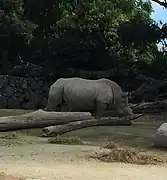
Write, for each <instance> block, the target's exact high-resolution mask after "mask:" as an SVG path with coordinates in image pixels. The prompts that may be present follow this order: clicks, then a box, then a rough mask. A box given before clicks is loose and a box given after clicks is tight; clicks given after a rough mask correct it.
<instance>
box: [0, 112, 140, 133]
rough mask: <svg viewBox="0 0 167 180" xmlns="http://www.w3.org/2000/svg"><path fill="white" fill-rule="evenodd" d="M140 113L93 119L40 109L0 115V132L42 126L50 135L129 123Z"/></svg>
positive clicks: (80, 114) (83, 114)
mask: <svg viewBox="0 0 167 180" xmlns="http://www.w3.org/2000/svg"><path fill="white" fill-rule="evenodd" d="M142 115H143V114H138V115H134V116H133V117H123V118H118V117H104V118H100V119H94V118H93V117H92V116H91V114H90V113H88V112H46V111H43V110H41V109H40V110H37V111H34V112H32V113H28V114H24V115H18V116H7V117H0V132H4V131H14V130H21V129H33V128H44V129H43V132H44V133H45V135H47V136H51V135H53V134H54V135H58V134H63V133H67V132H70V131H74V130H77V129H81V128H87V127H92V126H104V125H110V126H122V125H131V124H132V123H131V121H132V120H134V119H137V118H139V117H140V116H142Z"/></svg>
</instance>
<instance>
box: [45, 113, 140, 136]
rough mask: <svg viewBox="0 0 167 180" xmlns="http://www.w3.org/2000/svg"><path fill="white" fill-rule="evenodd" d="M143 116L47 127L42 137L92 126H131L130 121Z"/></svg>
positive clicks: (101, 119) (105, 118) (107, 118)
mask: <svg viewBox="0 0 167 180" xmlns="http://www.w3.org/2000/svg"><path fill="white" fill-rule="evenodd" d="M142 115H143V114H138V115H137V114H136V115H134V116H133V117H123V118H118V117H103V118H100V119H93V118H92V119H90V120H84V121H77V122H71V123H68V124H64V125H58V126H49V127H45V128H43V133H44V134H43V136H46V137H49V136H57V135H61V134H64V133H67V132H71V131H74V130H77V129H83V128H87V127H92V126H104V125H110V126H122V125H131V120H135V119H137V118H139V117H141V116H142Z"/></svg>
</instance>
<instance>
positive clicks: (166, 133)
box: [154, 123, 167, 148]
mask: <svg viewBox="0 0 167 180" xmlns="http://www.w3.org/2000/svg"><path fill="white" fill-rule="evenodd" d="M154 145H155V146H156V147H160V148H167V123H163V124H162V125H161V126H160V127H159V128H158V129H157V132H156V133H155V136H154Z"/></svg>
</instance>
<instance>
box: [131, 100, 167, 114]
mask: <svg viewBox="0 0 167 180" xmlns="http://www.w3.org/2000/svg"><path fill="white" fill-rule="evenodd" d="M130 107H131V108H132V109H133V112H134V113H158V112H167V100H163V101H155V102H143V103H139V104H136V105H134V104H131V105H130Z"/></svg>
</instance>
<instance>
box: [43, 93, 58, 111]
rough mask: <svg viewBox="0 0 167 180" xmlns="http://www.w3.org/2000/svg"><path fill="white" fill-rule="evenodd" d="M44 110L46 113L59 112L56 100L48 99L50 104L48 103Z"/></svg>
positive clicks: (50, 97)
mask: <svg viewBox="0 0 167 180" xmlns="http://www.w3.org/2000/svg"><path fill="white" fill-rule="evenodd" d="M44 110H45V111H57V110H58V108H57V106H56V103H55V100H54V98H53V97H52V96H49V97H48V102H47V105H46V107H45V109H44Z"/></svg>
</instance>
